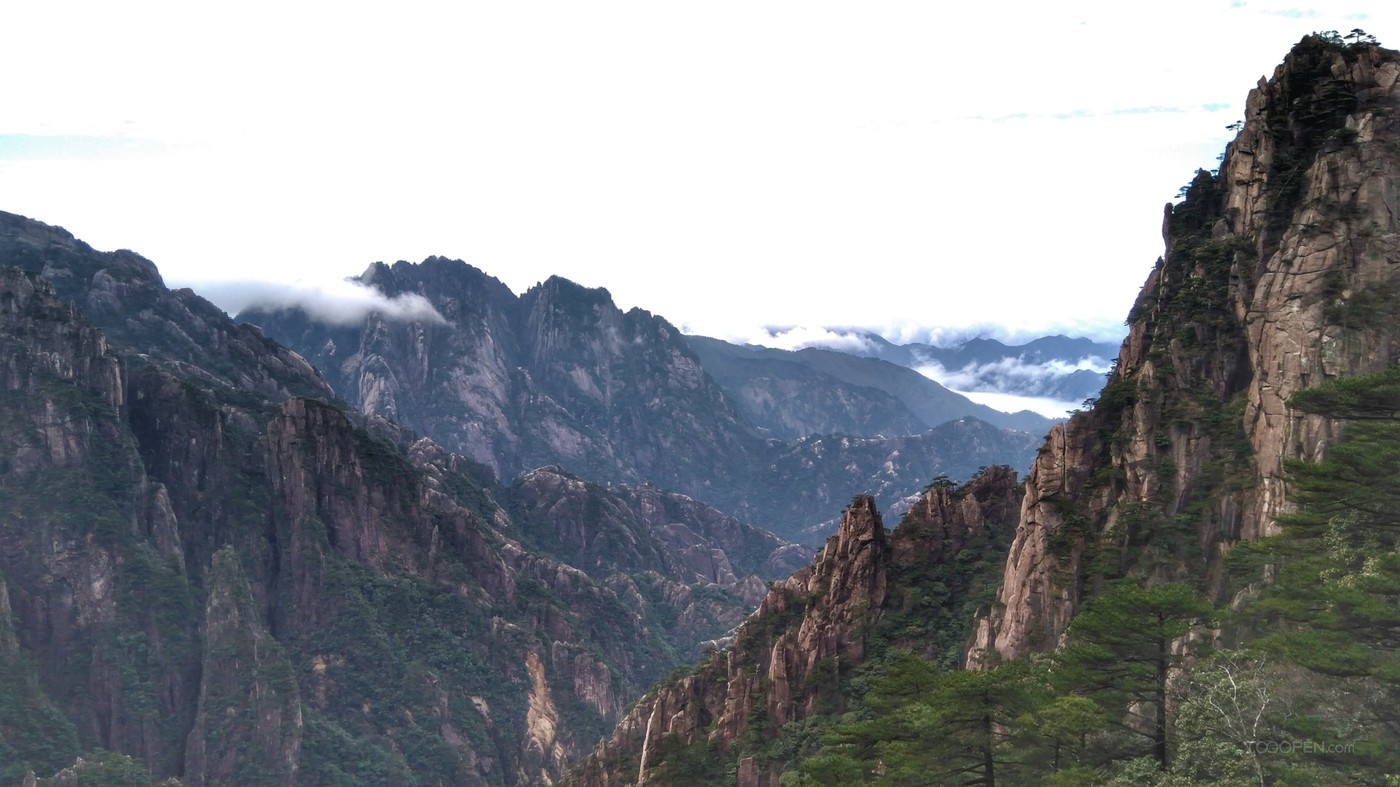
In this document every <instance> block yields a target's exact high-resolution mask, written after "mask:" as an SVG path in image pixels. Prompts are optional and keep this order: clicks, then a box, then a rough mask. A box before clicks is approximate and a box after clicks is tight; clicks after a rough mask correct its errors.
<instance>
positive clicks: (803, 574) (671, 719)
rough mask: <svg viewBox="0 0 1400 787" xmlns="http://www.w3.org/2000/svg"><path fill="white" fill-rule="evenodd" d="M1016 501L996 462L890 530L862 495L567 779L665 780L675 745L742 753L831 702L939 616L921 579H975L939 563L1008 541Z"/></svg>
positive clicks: (923, 500) (757, 773)
mask: <svg viewBox="0 0 1400 787" xmlns="http://www.w3.org/2000/svg"><path fill="white" fill-rule="evenodd" d="M1019 501H1020V489H1019V487H1018V485H1017V483H1016V475H1015V472H1014V471H1012V470H1010V469H1009V468H1005V467H999V468H991V469H989V470H988V471H987V472H985V473H983V474H982V475H981V476H979V477H978V478H977V479H976V480H974V481H972V482H970V483H969V484H968V485H967V486H966V487H965V488H963V489H961V490H954V489H952V488H950V487H947V486H942V485H935V486H930V487H929V488H928V489H927V490H926V491H925V493H924V494H923V495H922V496H921V497H920V499H919V501H918V502H917V503H915V504H914V506H913V507H912V508H911V509H910V511H909V513H908V514H906V515H905V517H904V519H903V521H902V522H901V523H900V526H899V527H898V528H897V529H896V530H895V531H894V532H893V533H888V532H887V531H886V530H885V529H884V527H883V526H882V524H881V517H880V515H879V513H878V512H877V511H876V509H875V506H874V501H873V499H872V498H870V497H860V498H857V499H856V500H855V501H853V502H852V504H851V506H850V507H849V508H847V509H846V512H845V514H844V516H843V518H842V520H841V525H840V528H839V529H838V531H837V534H836V535H834V536H832V537H831V538H829V539H828V540H827V543H826V546H825V548H824V549H823V550H822V551H821V553H820V554H819V555H818V556H817V559H816V561H815V562H814V563H813V564H812V565H811V566H809V567H807V568H804V569H803V570H801V571H799V572H797V573H796V574H794V575H793V576H792V577H791V578H789V579H788V580H786V581H784V582H779V583H775V584H774V585H773V586H772V588H771V589H770V590H769V592H768V595H767V596H766V597H765V598H764V600H763V603H762V604H761V605H760V606H759V609H758V611H756V612H755V613H754V614H753V616H752V617H750V619H749V620H748V621H747V622H746V623H745V624H744V625H743V627H742V628H740V630H739V632H738V635H737V637H736V638H735V641H734V643H733V645H732V646H730V647H728V648H727V649H725V650H722V651H719V652H717V653H715V654H714V655H712V656H711V657H710V658H709V659H708V660H707V661H705V662H704V663H702V664H701V665H700V666H699V667H697V668H696V670H695V672H694V673H693V674H690V675H685V676H682V677H679V678H677V679H674V680H672V681H668V682H667V683H666V684H663V685H662V686H660V687H658V688H656V689H654V690H652V691H651V692H650V693H648V694H647V695H646V696H644V697H643V698H642V699H641V700H640V701H639V702H638V703H637V704H636V705H635V706H634V707H633V708H632V710H631V711H630V712H628V714H627V716H626V717H625V718H624V719H623V720H622V722H621V723H620V724H619V725H618V726H617V728H616V729H615V730H614V732H613V735H612V737H611V738H610V739H609V740H607V741H606V742H604V743H603V744H602V745H601V746H600V747H599V748H598V749H597V750H596V751H595V752H594V753H593V754H592V755H590V756H589V757H588V758H586V759H585V760H583V761H582V762H580V763H579V764H578V765H577V766H576V767H575V768H574V769H573V770H572V771H571V772H570V774H569V777H568V779H567V780H566V781H567V783H570V784H579V785H621V784H641V783H664V782H663V781H654V780H656V779H665V778H667V771H666V764H667V758H668V757H671V756H674V755H675V754H676V752H677V751H678V750H681V749H685V748H688V747H695V746H701V745H703V746H705V747H707V748H708V750H709V751H711V752H720V753H721V754H720V755H719V756H721V757H726V756H727V757H728V758H729V759H730V761H737V760H738V759H739V758H740V757H741V755H742V754H743V753H744V752H743V751H741V749H742V746H741V744H740V742H741V740H743V739H744V738H745V737H746V736H757V739H758V740H760V741H762V740H764V738H763V736H764V734H765V733H762V732H758V731H757V729H756V728H759V727H761V728H764V729H768V730H770V731H771V730H777V729H779V728H781V727H782V726H783V725H785V724H787V723H789V722H793V721H796V720H801V719H803V718H806V717H807V716H809V715H811V714H813V713H816V712H823V711H824V712H830V710H831V709H830V707H829V706H831V705H832V704H833V703H839V697H840V696H841V688H840V683H841V681H842V680H844V679H845V678H846V677H848V675H849V673H850V671H851V670H852V669H853V668H855V667H856V666H858V665H859V664H860V663H862V662H863V661H864V660H865V659H866V658H868V657H869V656H870V648H871V647H873V646H878V647H880V648H884V647H889V646H890V644H892V643H894V644H899V643H906V642H908V641H909V640H910V639H911V637H912V638H917V639H920V641H921V642H922V643H924V644H927V642H928V639H927V637H924V636H921V635H915V634H913V633H912V629H911V627H913V626H930V625H933V626H937V625H938V621H940V620H941V619H942V617H941V615H943V614H945V611H939V612H933V611H931V610H929V609H925V608H924V607H922V606H921V603H922V602H921V600H920V597H921V596H923V595H925V593H924V591H925V589H924V588H922V587H921V583H923V582H926V581H930V578H932V581H936V582H939V583H942V582H947V583H948V585H947V587H948V588H950V589H951V592H953V593H960V592H966V591H968V590H969V586H968V584H967V580H966V577H965V576H963V575H961V574H958V573H956V572H952V573H949V572H942V571H940V570H939V567H940V566H942V567H946V566H948V565H950V564H952V563H954V562H955V559H956V556H957V555H959V553H961V552H963V550H964V549H965V548H966V547H968V546H970V545H971V544H972V542H973V541H974V540H976V539H979V538H983V537H985V536H988V535H991V533H990V532H989V531H997V532H999V533H1000V536H999V537H998V538H993V539H992V541H994V542H995V541H998V540H1000V543H1003V544H1004V543H1005V540H1006V539H1007V538H1009V530H1010V527H1011V525H1012V523H1013V522H1014V516H1015V513H1016V512H1017V511H1018V510H1019ZM955 614H956V613H955ZM957 616H958V617H959V618H961V619H962V620H966V619H967V616H965V615H957ZM886 621H889V622H890V624H891V625H889V626H884V625H883V624H884V622H886ZM958 628H959V631H960V632H961V633H956V634H955V636H954V637H953V638H952V640H951V644H953V645H954V647H956V646H957V645H960V644H961V641H962V640H961V637H964V636H966V632H965V625H960V626H958ZM939 655H940V657H942V656H944V655H946V654H941V653H940V654H939ZM744 767H747V768H748V769H750V770H752V772H753V775H754V779H756V780H757V781H755V782H754V783H764V784H776V780H777V771H776V770H775V769H772V768H759V767H757V766H755V765H754V764H753V763H752V762H750V763H749V765H747V766H744Z"/></svg>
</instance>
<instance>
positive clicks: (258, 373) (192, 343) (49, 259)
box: [0, 211, 334, 400]
mask: <svg viewBox="0 0 1400 787" xmlns="http://www.w3.org/2000/svg"><path fill="white" fill-rule="evenodd" d="M0 264H3V265H8V266H14V267H18V268H21V269H23V270H26V271H29V272H30V273H33V274H36V275H39V276H41V277H42V278H44V279H45V280H46V281H48V282H49V283H50V284H51V285H52V286H53V288H54V290H55V292H57V294H58V296H59V298H60V299H61V300H63V301H64V302H66V303H68V304H69V305H71V306H73V307H75V308H77V309H78V310H79V311H81V312H82V315H83V318H84V319H85V320H87V321H89V322H91V323H92V324H93V325H95V326H96V327H98V328H100V329H101V330H102V331H103V333H104V334H105V335H106V337H107V339H108V340H109V341H112V342H113V343H114V344H115V345H116V346H118V347H119V348H121V350H120V354H125V355H132V356H137V357H142V356H144V357H146V358H149V359H154V360H158V361H160V362H162V363H163V364H165V365H166V366H168V367H169V368H172V369H175V370H178V371H179V373H180V374H181V375H182V376H189V377H193V378H198V379H200V380H201V381H202V382H205V383H207V384H217V385H221V386H224V387H228V388H230V389H233V390H238V391H245V392H250V393H257V394H258V395H261V396H266V397H269V398H272V399H273V400H280V399H282V398H285V397H287V396H289V395H293V394H295V395H302V396H319V397H325V398H328V399H329V398H333V397H334V394H333V393H332V392H331V390H330V387H329V386H328V385H326V382H325V381H324V380H323V379H321V376H320V375H318V374H316V372H315V370H314V369H312V368H311V365H310V364H308V363H307V362H306V361H305V360H304V359H303V358H302V357H301V356H299V355H297V354H296V353H294V352H292V351H290V350H288V349H287V348H285V347H283V346H281V345H279V344H277V343H276V342H273V341H271V340H269V339H268V338H267V337H266V336H264V335H263V333H262V332H261V331H260V330H258V329H257V328H254V327H252V326H246V325H235V324H234V323H233V322H232V321H230V320H229V319H228V317H227V315H225V314H224V313H223V312H222V311H220V310H219V309H218V307H216V306H214V305H213V304H212V303H209V302H208V301H206V300H204V299H203V298H201V297H199V296H198V295H196V294H195V293H193V292H192V291H190V290H188V289H182V290H170V289H167V288H166V286H165V283H164V282H163V281H162V280H161V277H160V273H159V272H158V271H157V270H156V266H155V265H154V264H152V263H151V261H150V260H147V259H145V258H144V257H141V256H140V255H138V254H135V253H133V252H130V251H117V252H98V251H95V250H94V249H93V248H92V247H91V246H89V245H87V244H86V243H83V242H82V241H80V240H78V239H77V238H74V237H73V235H72V234H70V233H69V232H67V231H66V230H64V229H62V228H61V227H52V226H49V225H47V224H43V223H41V222H38V221H34V220H33V219H28V218H25V217H23V216H17V215H15V214H13V213H5V212H3V211H0Z"/></svg>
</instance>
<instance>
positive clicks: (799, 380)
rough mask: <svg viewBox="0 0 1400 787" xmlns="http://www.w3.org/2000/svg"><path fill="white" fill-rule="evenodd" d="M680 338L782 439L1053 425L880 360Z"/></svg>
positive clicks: (1039, 430) (752, 416) (745, 409)
mask: <svg viewBox="0 0 1400 787" xmlns="http://www.w3.org/2000/svg"><path fill="white" fill-rule="evenodd" d="M686 343H687V344H689V345H690V348H691V349H692V350H694V351H695V354H696V355H697V356H699V358H700V363H701V365H702V366H703V367H704V368H705V371H706V372H708V373H709V374H710V375H711V376H712V377H713V378H714V379H715V382H716V383H718V384H719V385H720V387H721V388H723V389H724V391H725V393H727V394H728V395H729V398H730V399H731V400H733V401H734V402H735V405H736V406H737V407H738V408H739V411H740V412H741V414H743V415H744V416H745V417H746V418H747V419H748V420H749V421H750V422H752V423H754V424H755V425H757V426H759V427H761V428H763V429H764V430H765V431H766V432H768V433H769V434H772V435H774V436H776V437H780V438H783V439H789V440H791V439H796V438H799V437H805V436H808V435H813V434H834V433H839V434H848V435H853V436H874V435H877V434H883V435H905V434H916V433H918V432H921V431H924V430H926V429H929V428H932V427H934V426H937V425H938V424H942V423H946V422H948V421H955V420H958V419H960V418H967V417H972V418H977V419H979V420H981V421H985V422H986V423H988V424H991V425H993V426H998V427H1002V428H1005V429H1016V430H1018V431H1022V432H1029V433H1031V434H1037V435H1039V434H1044V433H1045V432H1046V430H1048V429H1049V428H1050V425H1051V424H1052V423H1053V421H1051V419H1049V418H1045V417H1043V416H1040V415H1036V414H1035V413H1032V412H1029V411H1022V412H1019V413H1014V414H1008V413H1003V412H1001V411H999V410H993V409H992V408H990V407H987V406H986V405H980V404H976V403H974V402H972V401H971V400H969V399H968V398H967V397H965V396H962V395H961V394H957V393H954V392H953V391H950V390H948V389H947V388H944V387H943V386H941V385H939V384H938V383H936V382H934V381H933V380H930V379H929V378H927V377H925V376H923V375H922V374H919V373H918V372H916V371H914V370H912V369H910V368H906V367H904V366H899V365H896V364H893V363H890V362H888V361H884V360H880V359H875V358H863V357H858V356H853V355H848V354H846V353H842V352H837V351H835V350H826V349H820V348H815V347H809V348H806V349H802V350H797V351H790V350H775V349H771V348H767V347H758V346H754V345H745V346H740V345H735V344H730V343H728V342H724V341H720V340H718V339H710V338H707V337H703V336H687V337H686ZM1099 382H1102V379H1100V380H1099Z"/></svg>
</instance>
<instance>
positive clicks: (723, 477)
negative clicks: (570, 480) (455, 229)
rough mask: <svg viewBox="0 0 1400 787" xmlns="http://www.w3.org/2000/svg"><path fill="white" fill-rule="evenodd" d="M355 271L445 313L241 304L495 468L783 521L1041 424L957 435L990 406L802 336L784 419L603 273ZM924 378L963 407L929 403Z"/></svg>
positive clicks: (420, 426)
mask: <svg viewBox="0 0 1400 787" xmlns="http://www.w3.org/2000/svg"><path fill="white" fill-rule="evenodd" d="M358 282H359V283H360V284H362V285H365V286H370V287H373V288H374V289H375V290H377V291H378V292H379V293H380V294H382V295H383V296H385V297H387V298H396V297H401V296H405V295H413V296H420V297H421V298H423V299H425V300H426V301H427V302H428V303H430V304H431V305H432V307H433V308H435V309H436V311H437V313H438V314H439V315H441V317H442V320H441V321H440V322H439V321H431V320H412V319H397V318H394V317H392V316H388V315H385V314H382V313H371V314H368V315H366V316H365V317H364V318H363V320H361V321H360V322H358V323H353V324H350V325H336V324H330V323H327V322H325V321H322V320H319V319H316V318H313V317H312V316H310V314H309V313H308V312H306V311H305V310H303V309H301V308H298V307H290V308H287V307H277V308H250V309H247V310H245V311H244V312H243V313H241V314H240V315H239V319H241V320H247V321H250V322H253V323H256V324H258V325H260V326H261V327H262V329H263V330H265V331H266V332H267V334H268V335H269V336H272V337H275V338H277V339H278V340H279V341H282V342H284V343H286V344H287V346H289V347H291V348H293V349H295V350H296V351H297V352H299V353H300V354H301V355H303V356H304V357H305V358H307V360H309V361H310V362H311V363H312V364H314V365H315V366H316V367H317V368H319V369H320V370H322V371H323V373H324V374H325V377H326V379H327V380H328V381H329V382H330V383H331V385H332V387H334V389H335V391H336V392H337V393H338V394H339V395H340V396H341V397H343V398H344V399H345V400H346V401H347V402H349V403H350V404H351V405H353V406H356V407H359V408H361V409H363V410H364V411H366V412H368V413H372V414H375V415H380V416H383V417H386V418H390V419H393V420H395V421H397V422H399V423H402V424H404V425H406V426H409V427H410V428H412V429H414V430H416V431H418V432H420V433H422V434H426V435H430V436H432V437H433V439H435V440H437V441H439V442H441V443H442V444H443V445H444V446H445V447H447V448H449V449H450V450H453V451H457V452H460V453H462V454H463V455H465V456H470V457H472V458H473V459H475V460H476V461H479V462H481V463H483V464H485V465H486V466H488V467H490V468H491V469H492V470H493V471H494V472H495V473H496V474H497V476H498V477H499V478H501V479H504V480H509V479H511V478H513V477H515V476H516V475H518V474H520V473H522V472H525V471H528V470H531V469H533V468H537V467H540V466H544V465H559V466H561V467H563V468H564V469H566V470H567V471H568V472H571V473H575V474H577V475H578V476H580V477H582V478H587V479H589V480H594V481H599V482H607V483H621V484H629V485H637V484H641V483H646V482H650V483H654V484H656V485H658V486H660V487H662V488H665V489H671V490H675V491H677V492H681V493H683V494H686V495H689V496H691V497H694V498H696V499H698V500H703V501H705V502H707V503H709V504H711V505H714V506H716V507H717V508H719V509H720V510H722V511H725V512H728V513H730V514H733V515H734V516H736V517H738V518H740V519H741V520H743V521H747V522H752V523H754V524H755V525H758V526H760V527H763V528H766V529H768V530H771V531H773V532H775V533H778V534H779V535H784V536H785V537H788V538H796V537H799V534H803V533H804V531H805V530H806V529H807V528H809V527H810V526H812V525H814V524H816V523H820V522H825V521H829V520H830V518H831V516H832V511H833V506H839V505H840V504H841V503H842V502H844V501H845V500H849V499H850V497H851V496H852V495H854V494H857V493H862V492H868V493H871V494H875V495H877V497H878V499H879V501H880V504H881V505H883V506H886V507H890V506H895V505H896V504H897V503H898V502H899V501H900V500H903V499H905V498H908V497H909V496H911V495H913V494H916V493H918V492H919V490H920V489H922V488H923V486H924V485H925V484H926V483H928V479H929V478H931V477H932V476H934V475H937V474H939V473H944V474H947V475H949V476H950V477H957V478H966V477H969V476H970V475H971V474H972V473H974V472H975V471H976V470H977V468H978V467H981V466H984V465H991V464H998V463H1003V464H1009V465H1011V466H1014V467H1025V466H1028V465H1029V463H1030V461H1031V459H1032V458H1033V456H1034V450H1033V443H1034V441H1035V439H1036V438H1037V437H1038V436H1039V434H1041V433H1043V432H1044V429H1045V427H1046V425H1047V422H1046V421H1045V420H1044V419H1039V418H1035V417H1031V419H1029V420H1028V422H1027V425H1028V426H1030V428H1031V429H1033V430H1034V434H1032V435H1028V434H1026V433H1021V432H1010V431H1005V430H1001V429H997V428H992V427H989V428H987V429H984V430H973V431H977V433H978V437H977V439H975V440H970V441H965V442H962V443H958V442H956V441H958V440H961V439H962V438H961V437H955V436H954V432H956V431H958V430H957V429H953V428H948V427H947V424H950V423H952V422H953V421H954V420H955V419H960V418H964V417H966V416H969V415H975V416H976V417H987V418H1000V417H1002V416H1000V414H998V413H996V412H995V411H993V410H990V409H988V408H983V407H981V406H979V405H975V404H973V403H971V402H969V401H967V400H965V399H962V397H958V396H957V395H956V394H952V393H950V392H947V391H942V390H941V389H939V388H938V386H937V384H936V383H932V382H930V381H925V380H923V379H922V378H918V375H916V374H915V373H914V372H911V371H909V370H906V369H901V368H899V367H897V366H894V365H891V364H886V363H884V362H881V361H876V360H871V359H861V358H855V357H852V356H843V355H839V354H834V353H833V354H826V353H823V352H822V351H814V352H812V353H807V354H805V355H803V356H802V358H803V361H802V369H804V370H806V371H804V372H801V374H805V375H806V376H807V379H805V380H803V381H802V382H801V385H800V386H797V387H800V388H801V390H802V391H803V393H802V394H800V395H797V394H796V393H795V390H796V389H794V391H793V392H785V393H782V394H779V396H780V398H782V399H783V400H784V402H785V403H786V402H789V401H793V402H795V401H800V400H802V397H804V396H812V397H815V398H813V399H812V400H811V402H810V404H809V406H808V407H807V408H806V411H805V412H804V413H802V414H800V415H799V414H796V410H795V409H793V408H791V407H787V408H786V413H787V415H786V416H784V417H786V418H787V421H788V422H787V424H786V425H785V426H783V427H782V428H777V429H775V428H771V427H770V426H769V424H771V423H775V422H773V421H769V422H767V423H764V422H763V421H762V420H761V419H757V418H752V417H749V416H750V412H751V411H750V412H745V411H744V410H743V408H742V407H741V406H740V404H738V402H739V401H742V399H736V397H735V395H734V394H733V393H732V392H731V391H730V390H726V388H725V386H724V385H721V384H719V383H718V379H721V378H725V377H726V370H727V369H728V368H729V367H728V366H724V365H723V364H721V368H719V369H718V370H717V372H716V374H717V375H718V376H716V374H712V373H711V372H710V370H709V369H708V367H707V366H706V364H705V362H704V361H703V360H702V359H701V357H700V356H699V355H697V353H696V351H695V350H694V349H693V348H692V346H691V343H690V340H689V339H687V338H686V337H684V336H682V335H681V333H680V331H678V330H677V329H676V328H675V327H674V326H672V325H671V324H670V323H668V322H667V321H666V320H664V319H663V318H661V317H659V316H656V315H653V314H651V313H650V312H647V311H644V310H642V309H632V310H630V311H627V312H623V311H622V310H621V309H619V308H617V306H616V305H615V304H614V303H613V301H612V297H611V295H610V294H609V293H608V291H607V290H605V289H602V288H589V287H584V286H581V285H579V284H576V283H574V282H571V281H568V280H567V279H563V278H560V277H557V276H556V277H551V278H550V279H548V280H546V281H544V282H542V283H540V284H537V285H535V286H534V287H532V288H530V289H529V290H527V291H526V292H525V293H523V294H521V295H520V296H518V297H517V296H516V295H514V294H513V293H511V291H510V290H509V289H508V288H506V287H505V285H504V284H502V283H501V282H500V281H498V280H497V279H495V278H493V277H491V276H489V275H487V274H485V273H484V272H482V271H480V270H478V269H476V268H474V267H472V266H470V265H467V264H466V263H464V262H461V261H454V260H447V259H444V258H438V257H433V258H429V259H427V260H424V261H423V262H422V263H417V264H414V263H408V262H402V261H401V262H397V263H394V264H393V265H388V264H384V263H375V264H374V265H371V266H370V267H369V268H368V269H367V270H366V271H365V272H364V273H363V274H362V275H361V276H360V277H359V278H358ZM793 379H794V385H797V383H796V378H793ZM838 381H839V382H838ZM847 381H849V382H847ZM870 383H874V385H872V384H870ZM916 389H917V390H916ZM911 391H916V393H910V392H911ZM935 393H937V394H941V395H942V396H944V397H945V398H948V399H953V400H957V401H959V402H960V403H961V406H959V407H951V408H948V409H947V410H946V412H944V413H941V414H938V415H937V416H936V417H935V416H933V415H930V412H931V409H930V408H931V406H932V404H933V403H934V402H935V399H936V397H935V396H934V394H935ZM822 397H825V398H824V399H823V398H822ZM906 402H908V404H906ZM910 404H912V405H913V406H914V407H915V408H918V409H916V410H911V409H910V406H909V405H910ZM785 406H786V405H785ZM852 436H855V437H859V438H860V439H859V440H858V441H857V442H856V443H852V442H850V440H849V439H848V438H849V437H852ZM780 437H781V438H785V439H777V438H780ZM798 438H800V442H794V441H795V440H797V439H798ZM843 440H844V441H845V442H842V441H843ZM857 444H858V445H859V446H860V450H858V451H855V452H854V453H852V450H853V449H852V446H854V445H857ZM890 468H895V470H893V471H892V470H890ZM784 473H790V475H784ZM813 475H815V476H818V477H821V478H824V479H826V481H827V484H826V485H825V486H821V487H820V489H822V490H824V491H818V492H814V491H813V490H812V489H811V488H810V487H809V486H808V485H806V484H803V483H799V479H800V478H803V477H811V476H813ZM800 537H802V538H810V539H812V540H819V539H820V537H821V536H820V535H818V536H815V537H813V536H808V535H801V536H800Z"/></svg>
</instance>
